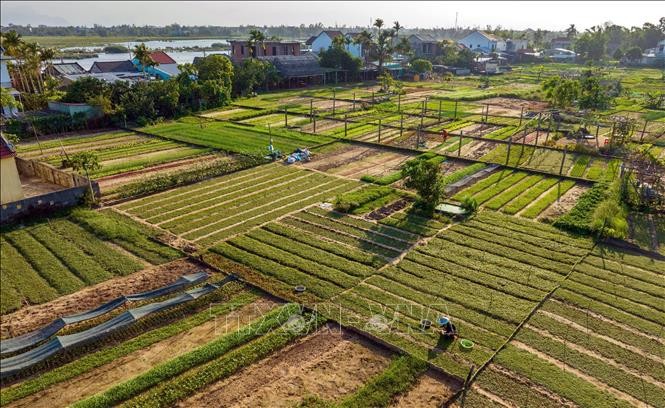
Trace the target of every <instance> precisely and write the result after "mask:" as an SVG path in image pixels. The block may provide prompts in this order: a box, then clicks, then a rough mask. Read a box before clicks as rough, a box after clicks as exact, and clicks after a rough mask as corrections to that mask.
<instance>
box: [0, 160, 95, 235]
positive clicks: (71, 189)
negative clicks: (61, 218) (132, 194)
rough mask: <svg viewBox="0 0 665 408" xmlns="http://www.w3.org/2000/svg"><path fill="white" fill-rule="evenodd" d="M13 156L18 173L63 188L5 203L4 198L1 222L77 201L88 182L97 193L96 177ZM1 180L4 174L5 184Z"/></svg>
mask: <svg viewBox="0 0 665 408" xmlns="http://www.w3.org/2000/svg"><path fill="white" fill-rule="evenodd" d="M15 160H16V168H17V170H18V172H19V173H20V174H24V175H26V176H37V177H39V178H41V179H43V180H45V181H48V182H50V183H53V184H57V185H59V186H62V187H64V189H63V190H60V191H54V192H52V193H46V194H41V195H38V196H34V197H28V198H23V199H20V200H18V201H12V202H8V203H5V202H4V200H3V202H2V207H0V221H1V222H2V223H3V224H4V223H8V222H13V221H16V220H18V219H20V218H23V217H26V216H29V215H33V214H47V213H49V212H51V211H54V210H57V209H62V208H67V207H73V206H75V205H78V204H79V203H80V202H81V199H82V198H83V196H85V194H86V192H87V191H88V189H89V186H90V184H92V191H93V192H94V194H95V196H96V197H99V196H100V190H99V184H98V183H97V182H96V181H93V182H92V183H89V182H88V179H87V178H85V177H83V176H79V175H78V174H71V173H67V172H65V171H62V170H58V169H56V168H55V167H53V166H51V165H50V164H46V163H41V162H38V161H35V160H25V159H21V158H20V157H16V158H15ZM3 162H4V160H3ZM4 183H5V180H4V176H3V180H2V184H3V185H4ZM3 188H4V186H3Z"/></svg>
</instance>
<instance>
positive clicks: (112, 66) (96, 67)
mask: <svg viewBox="0 0 665 408" xmlns="http://www.w3.org/2000/svg"><path fill="white" fill-rule="evenodd" d="M90 72H91V73H93V74H98V73H104V72H113V73H115V72H138V69H137V68H136V66H134V64H133V63H132V61H130V60H124V61H95V63H94V64H92V67H90Z"/></svg>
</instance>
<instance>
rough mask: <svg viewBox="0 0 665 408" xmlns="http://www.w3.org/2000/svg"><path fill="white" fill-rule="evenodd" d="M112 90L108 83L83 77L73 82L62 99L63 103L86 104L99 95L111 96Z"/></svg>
mask: <svg viewBox="0 0 665 408" xmlns="http://www.w3.org/2000/svg"><path fill="white" fill-rule="evenodd" d="M110 93H111V89H110V87H109V85H107V84H106V82H104V81H102V80H100V79H97V78H94V77H83V78H79V79H77V80H76V81H74V82H72V83H71V84H70V85H69V86H68V87H67V89H66V92H65V95H64V96H63V97H62V101H63V102H69V103H86V102H87V101H88V100H90V99H91V98H94V97H97V96H99V95H105V96H110Z"/></svg>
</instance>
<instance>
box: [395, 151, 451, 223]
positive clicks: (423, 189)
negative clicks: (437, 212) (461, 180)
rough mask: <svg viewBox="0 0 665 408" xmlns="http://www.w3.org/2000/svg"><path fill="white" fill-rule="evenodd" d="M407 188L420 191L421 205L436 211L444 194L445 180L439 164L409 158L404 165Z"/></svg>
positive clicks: (403, 171)
mask: <svg viewBox="0 0 665 408" xmlns="http://www.w3.org/2000/svg"><path fill="white" fill-rule="evenodd" d="M402 174H403V175H404V177H405V178H406V182H405V185H406V187H407V188H413V189H415V190H416V191H418V195H419V204H420V206H421V207H422V208H423V209H425V210H428V211H434V208H435V207H436V206H437V205H438V204H439V201H440V200H441V197H442V196H443V182H442V177H441V174H440V171H439V164H438V163H434V162H431V161H429V160H419V159H414V160H409V161H407V162H405V163H404V164H403V165H402Z"/></svg>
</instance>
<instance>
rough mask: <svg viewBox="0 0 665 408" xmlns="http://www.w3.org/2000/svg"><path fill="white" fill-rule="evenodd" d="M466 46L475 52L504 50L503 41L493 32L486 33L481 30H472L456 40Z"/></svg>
mask: <svg viewBox="0 0 665 408" xmlns="http://www.w3.org/2000/svg"><path fill="white" fill-rule="evenodd" d="M458 43H459V44H462V45H463V46H465V47H466V48H468V49H470V50H471V51H475V52H482V53H485V54H489V53H491V52H498V51H505V49H506V43H505V41H503V40H501V39H499V38H498V37H496V36H494V35H493V34H488V33H485V32H483V31H474V32H472V33H471V34H469V35H467V36H466V37H464V38H462V39H461V40H459V41H458Z"/></svg>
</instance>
